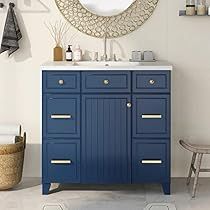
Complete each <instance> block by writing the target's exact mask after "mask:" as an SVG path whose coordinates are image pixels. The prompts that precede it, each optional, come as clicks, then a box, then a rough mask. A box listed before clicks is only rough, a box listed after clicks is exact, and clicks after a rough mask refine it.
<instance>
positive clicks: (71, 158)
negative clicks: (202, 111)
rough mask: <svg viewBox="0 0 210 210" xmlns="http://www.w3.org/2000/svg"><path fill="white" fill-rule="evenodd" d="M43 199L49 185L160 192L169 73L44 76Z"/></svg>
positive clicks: (166, 166)
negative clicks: (153, 187) (155, 187)
mask: <svg viewBox="0 0 210 210" xmlns="http://www.w3.org/2000/svg"><path fill="white" fill-rule="evenodd" d="M42 76H43V79H42V83H43V84H42V87H43V95H42V118H43V119H42V121H43V125H42V136H43V139H42V141H43V147H42V151H43V155H42V157H43V161H42V162H43V170H42V173H43V178H42V182H43V194H48V192H49V188H50V184H51V183H55V182H58V183H82V184H132V183H153V182H157V183H160V184H162V186H163V190H164V193H165V194H169V193H170V133H171V132H170V120H171V119H170V71H152V70H151V71H150V70H148V71H78V72H73V71H43V74H42Z"/></svg>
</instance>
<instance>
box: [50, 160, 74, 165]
mask: <svg viewBox="0 0 210 210" xmlns="http://www.w3.org/2000/svg"><path fill="white" fill-rule="evenodd" d="M71 163H72V161H71V160H51V164H71Z"/></svg>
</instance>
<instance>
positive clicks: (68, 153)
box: [43, 141, 80, 183]
mask: <svg viewBox="0 0 210 210" xmlns="http://www.w3.org/2000/svg"><path fill="white" fill-rule="evenodd" d="M44 150H45V152H44V158H43V161H44V166H45V167H44V173H45V174H44V175H45V176H44V177H45V179H46V180H45V182H46V181H47V182H58V183H60V182H62V183H68V182H73V183H78V182H79V180H80V144H79V142H78V141H71V142H65V141H59V143H56V142H50V143H45V144H44Z"/></svg>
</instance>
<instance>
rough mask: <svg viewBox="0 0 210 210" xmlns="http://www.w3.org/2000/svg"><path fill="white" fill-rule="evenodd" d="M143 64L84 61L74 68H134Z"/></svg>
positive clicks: (76, 64) (75, 64)
mask: <svg viewBox="0 0 210 210" xmlns="http://www.w3.org/2000/svg"><path fill="white" fill-rule="evenodd" d="M141 65H143V63H141V62H128V61H98V62H97V61H82V62H76V63H74V66H93V67H134V66H141Z"/></svg>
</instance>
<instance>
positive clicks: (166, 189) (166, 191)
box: [162, 183, 171, 195]
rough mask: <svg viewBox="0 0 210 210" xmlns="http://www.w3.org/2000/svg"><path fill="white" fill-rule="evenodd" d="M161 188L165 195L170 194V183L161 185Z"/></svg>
mask: <svg viewBox="0 0 210 210" xmlns="http://www.w3.org/2000/svg"><path fill="white" fill-rule="evenodd" d="M162 188H163V192H164V194H165V195H170V194H171V183H162Z"/></svg>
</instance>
